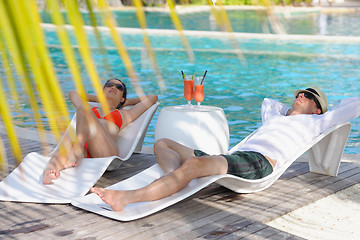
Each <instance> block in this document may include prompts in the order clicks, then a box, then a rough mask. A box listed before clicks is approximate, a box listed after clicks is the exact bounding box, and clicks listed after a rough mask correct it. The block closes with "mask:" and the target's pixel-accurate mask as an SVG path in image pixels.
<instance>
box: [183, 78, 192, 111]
mask: <svg viewBox="0 0 360 240" xmlns="http://www.w3.org/2000/svg"><path fill="white" fill-rule="evenodd" d="M193 78H194V76H193V75H185V77H184V98H185V99H186V100H187V101H188V104H187V106H188V107H190V106H191V100H192V99H193V96H194V90H193Z"/></svg>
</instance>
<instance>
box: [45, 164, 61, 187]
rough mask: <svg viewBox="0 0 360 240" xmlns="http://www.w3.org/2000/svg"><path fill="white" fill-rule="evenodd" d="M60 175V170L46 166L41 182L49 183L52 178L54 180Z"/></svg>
mask: <svg viewBox="0 0 360 240" xmlns="http://www.w3.org/2000/svg"><path fill="white" fill-rule="evenodd" d="M59 177H60V172H59V171H56V170H54V169H50V168H47V169H45V170H44V173H43V177H42V182H43V184H51V183H52V180H56V179H58V178H59Z"/></svg>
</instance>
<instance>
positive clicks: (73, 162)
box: [64, 144, 84, 168]
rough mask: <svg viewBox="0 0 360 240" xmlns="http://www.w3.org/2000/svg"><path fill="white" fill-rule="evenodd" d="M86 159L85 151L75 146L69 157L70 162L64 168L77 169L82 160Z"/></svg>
mask: <svg viewBox="0 0 360 240" xmlns="http://www.w3.org/2000/svg"><path fill="white" fill-rule="evenodd" d="M83 158H84V151H83V149H81V147H79V145H78V144H74V146H73V148H72V149H71V151H70V153H69V157H68V159H69V160H68V161H67V162H66V163H65V164H64V168H71V167H76V166H78V165H79V163H80V161H81V159H83Z"/></svg>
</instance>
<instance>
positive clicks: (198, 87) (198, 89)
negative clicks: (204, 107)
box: [194, 77, 205, 106]
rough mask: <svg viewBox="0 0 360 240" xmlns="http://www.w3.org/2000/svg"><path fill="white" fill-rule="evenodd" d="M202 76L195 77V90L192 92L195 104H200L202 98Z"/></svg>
mask: <svg viewBox="0 0 360 240" xmlns="http://www.w3.org/2000/svg"><path fill="white" fill-rule="evenodd" d="M203 79H204V77H195V79H194V80H195V92H194V99H195V101H196V102H197V105H198V106H200V103H201V102H202V101H203V100H204V98H205V94H204V84H203V83H204V82H203Z"/></svg>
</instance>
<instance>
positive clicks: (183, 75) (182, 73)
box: [181, 70, 185, 80]
mask: <svg viewBox="0 0 360 240" xmlns="http://www.w3.org/2000/svg"><path fill="white" fill-rule="evenodd" d="M181 75H182V77H183V80H184V79H185V74H184V72H183V70H181Z"/></svg>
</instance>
